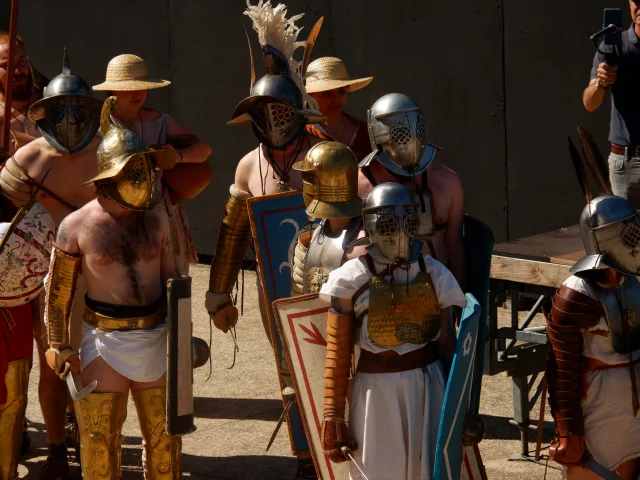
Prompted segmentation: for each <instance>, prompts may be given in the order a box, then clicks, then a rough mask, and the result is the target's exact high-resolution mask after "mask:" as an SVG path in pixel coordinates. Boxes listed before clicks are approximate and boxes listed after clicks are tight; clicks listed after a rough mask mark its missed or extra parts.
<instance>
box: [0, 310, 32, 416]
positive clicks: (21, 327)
mask: <svg viewBox="0 0 640 480" xmlns="http://www.w3.org/2000/svg"><path fill="white" fill-rule="evenodd" d="M31 319H32V313H31V304H30V303H27V304H26V305H21V306H19V307H10V308H0V405H2V404H4V403H6V402H7V389H6V387H5V385H4V376H5V375H6V374H7V369H8V366H9V362H13V361H14V360H21V359H23V358H31V357H32V356H33V325H32V323H31Z"/></svg>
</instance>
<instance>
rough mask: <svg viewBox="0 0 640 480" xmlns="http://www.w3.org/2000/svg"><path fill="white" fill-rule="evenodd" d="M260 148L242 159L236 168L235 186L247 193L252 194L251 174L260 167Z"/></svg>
mask: <svg viewBox="0 0 640 480" xmlns="http://www.w3.org/2000/svg"><path fill="white" fill-rule="evenodd" d="M259 148H260V146H258V147H257V148H255V149H253V150H251V151H250V152H249V153H247V154H246V155H245V156H244V157H242V159H241V160H240V161H239V162H238V166H237V167H236V176H235V185H236V187H238V188H239V189H240V190H243V191H245V192H250V190H249V179H250V178H251V174H252V173H253V172H254V170H255V169H256V168H257V167H258V162H259V161H260V155H259V154H258V153H259Z"/></svg>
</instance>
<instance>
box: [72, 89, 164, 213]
mask: <svg viewBox="0 0 640 480" xmlns="http://www.w3.org/2000/svg"><path fill="white" fill-rule="evenodd" d="M116 101H117V99H116V97H109V98H108V99H107V100H106V101H105V103H104V106H103V108H102V116H101V117H102V118H101V122H100V123H101V125H100V130H101V132H102V135H103V140H102V142H101V143H100V145H99V146H98V151H97V152H96V156H97V158H98V175H96V176H95V177H93V178H92V179H91V180H88V181H87V182H85V183H83V185H89V184H91V183H95V184H96V186H97V187H98V190H99V191H101V192H102V193H103V194H104V195H106V196H107V197H109V198H111V199H112V200H114V201H115V202H117V203H118V204H120V205H121V206H123V207H125V208H128V209H131V210H150V209H152V208H153V207H155V205H156V204H157V201H158V193H157V187H156V173H155V172H156V170H157V169H160V168H166V167H168V166H171V165H172V164H173V163H175V152H174V151H173V150H168V149H167V150H150V149H149V148H148V147H147V146H146V145H145V144H144V142H143V141H142V140H141V139H140V137H138V136H137V135H136V134H135V133H133V132H132V131H131V130H127V129H126V128H120V127H119V126H117V125H115V124H114V123H113V122H112V121H111V118H110V113H111V109H112V108H113V107H114V106H115V104H116Z"/></svg>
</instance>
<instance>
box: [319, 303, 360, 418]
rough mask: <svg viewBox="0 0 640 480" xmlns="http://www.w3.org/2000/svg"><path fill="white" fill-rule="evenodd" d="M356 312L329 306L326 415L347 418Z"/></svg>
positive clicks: (325, 380) (325, 378)
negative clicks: (342, 311) (337, 309)
mask: <svg viewBox="0 0 640 480" xmlns="http://www.w3.org/2000/svg"><path fill="white" fill-rule="evenodd" d="M352 324H353V313H348V314H346V315H341V314H339V313H338V312H336V311H335V310H333V309H331V310H329V316H328V318H327V355H326V361H325V370H324V372H325V373H324V419H325V420H331V421H336V422H344V412H345V405H346V401H347V389H348V387H349V371H350V369H351V350H352V339H351V332H352Z"/></svg>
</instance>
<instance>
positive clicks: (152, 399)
mask: <svg viewBox="0 0 640 480" xmlns="http://www.w3.org/2000/svg"><path fill="white" fill-rule="evenodd" d="M166 397H167V389H166V387H156V388H147V389H145V390H140V391H138V392H136V393H135V394H134V395H133V400H134V402H135V404H136V410H137V411H138V419H139V421H140V430H141V432H142V438H143V439H144V452H143V454H142V462H143V465H144V478H145V479H146V480H178V479H179V478H180V475H181V471H182V468H181V467H182V465H181V456H182V437H178V436H176V437H171V436H169V435H168V434H167V433H166V431H165V425H166V417H165V401H166Z"/></svg>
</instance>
